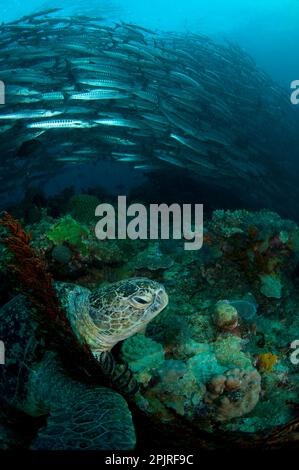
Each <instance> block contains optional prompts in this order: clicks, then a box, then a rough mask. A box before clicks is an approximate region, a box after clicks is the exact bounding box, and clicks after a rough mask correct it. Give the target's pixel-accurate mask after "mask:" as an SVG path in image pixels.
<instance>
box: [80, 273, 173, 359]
mask: <svg viewBox="0 0 299 470" xmlns="http://www.w3.org/2000/svg"><path fill="white" fill-rule="evenodd" d="M167 304H168V295H167V294H166V291H165V289H164V287H163V286H162V285H161V284H159V283H158V282H155V281H152V280H150V279H146V278H132V279H128V280H124V281H120V282H116V283H114V284H111V285H109V286H107V287H104V288H100V289H97V290H95V291H94V292H93V293H92V294H91V295H90V297H89V315H90V318H91V320H92V322H93V324H94V325H95V326H96V327H97V330H98V335H97V337H98V346H99V348H102V346H104V347H103V348H102V350H109V349H111V348H112V347H113V346H114V345H115V344H116V343H118V342H119V341H122V340H124V339H126V338H128V337H129V336H132V335H133V334H135V333H137V332H139V331H141V330H143V329H144V328H145V327H146V325H147V324H148V322H149V321H151V320H152V319H153V318H154V317H155V316H156V315H158V314H159V313H160V312H161V311H162V310H163V309H164V308H165V307H166V306H167Z"/></svg>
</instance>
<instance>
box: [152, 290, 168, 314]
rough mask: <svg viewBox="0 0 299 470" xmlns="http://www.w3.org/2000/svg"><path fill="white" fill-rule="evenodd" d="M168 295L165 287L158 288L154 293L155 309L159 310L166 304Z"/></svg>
mask: <svg viewBox="0 0 299 470" xmlns="http://www.w3.org/2000/svg"><path fill="white" fill-rule="evenodd" d="M168 300H169V299H168V295H167V293H166V291H165V289H159V290H158V291H157V293H156V298H155V306H156V307H157V310H158V311H159V312H161V310H163V309H164V308H165V307H166V305H167V304H168Z"/></svg>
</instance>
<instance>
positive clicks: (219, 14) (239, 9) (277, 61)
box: [0, 0, 299, 86]
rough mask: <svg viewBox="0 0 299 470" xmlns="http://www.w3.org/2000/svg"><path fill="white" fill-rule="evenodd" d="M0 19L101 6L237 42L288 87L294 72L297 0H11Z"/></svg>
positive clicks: (297, 69) (129, 17)
mask: <svg viewBox="0 0 299 470" xmlns="http://www.w3.org/2000/svg"><path fill="white" fill-rule="evenodd" d="M0 6H1V10H0V21H9V20H13V19H15V18H17V17H20V16H22V15H25V14H28V13H31V12H32V11H37V10H39V9H44V8H53V7H64V11H63V12H62V14H65V12H67V13H68V14H72V13H74V12H76V13H89V14H95V15H97V14H99V13H101V11H104V12H108V13H110V14H111V18H112V21H113V20H115V21H117V20H119V19H124V20H126V21H133V22H137V23H139V24H142V25H144V26H147V27H150V28H154V29H156V28H159V29H165V30H176V31H192V32H205V33H207V34H209V35H210V36H214V37H217V38H219V39H224V38H225V39H229V40H233V41H236V42H238V43H239V44H240V45H241V46H242V47H243V48H244V49H246V50H247V51H248V52H249V53H250V54H251V55H252V56H253V57H254V59H255V60H256V62H257V64H258V65H259V66H261V67H262V68H264V69H265V70H266V71H267V72H268V73H269V74H270V75H271V76H272V77H273V78H274V79H275V80H277V81H279V82H280V83H282V84H283V85H286V86H289V84H290V82H291V81H292V80H295V79H298V77H299V61H298V60H297V59H298V44H299V28H298V25H299V2H298V0H283V1H281V0H242V1H241V0H226V1H223V0H213V1H212V2H211V1H208V0H184V1H182V0H116V1H114V0H111V1H109V0H89V1H88V2H86V1H85V0H65V1H62V0H51V1H48V0H47V1H44V0H28V1H26V2H24V1H22V0H12V1H10V2H4V0H1V1H0Z"/></svg>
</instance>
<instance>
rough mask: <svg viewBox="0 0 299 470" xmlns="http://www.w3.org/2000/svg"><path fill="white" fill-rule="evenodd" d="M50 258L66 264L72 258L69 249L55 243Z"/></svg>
mask: <svg viewBox="0 0 299 470" xmlns="http://www.w3.org/2000/svg"><path fill="white" fill-rule="evenodd" d="M52 258H53V260H54V261H57V262H58V263H60V264H64V265H65V264H68V263H69V262H70V260H71V258H72V252H71V250H70V249H69V248H68V247H67V246H65V245H56V246H54V248H53V250H52Z"/></svg>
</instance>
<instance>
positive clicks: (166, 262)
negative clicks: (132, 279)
mask: <svg viewBox="0 0 299 470" xmlns="http://www.w3.org/2000/svg"><path fill="white" fill-rule="evenodd" d="M173 265H174V260H173V259H172V257H171V256H169V255H166V254H164V253H162V252H161V250H160V246H159V243H153V244H152V245H150V246H149V247H148V248H147V249H146V250H145V251H143V252H141V253H140V254H139V255H137V258H136V262H135V267H136V269H148V270H149V271H157V270H159V269H164V270H165V269H169V268H171V267H172V266H173Z"/></svg>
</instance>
